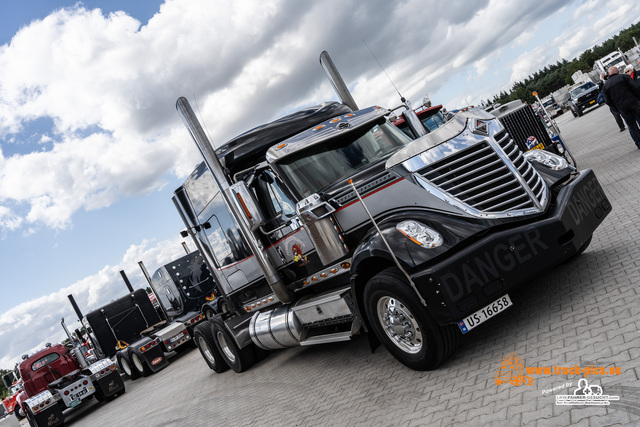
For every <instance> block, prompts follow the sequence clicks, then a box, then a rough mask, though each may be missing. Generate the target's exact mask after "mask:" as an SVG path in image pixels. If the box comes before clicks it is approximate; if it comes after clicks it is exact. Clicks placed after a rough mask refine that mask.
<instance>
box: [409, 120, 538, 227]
mask: <svg viewBox="0 0 640 427" xmlns="http://www.w3.org/2000/svg"><path fill="white" fill-rule="evenodd" d="M494 140H495V142H493V141H492V140H491V139H490V138H483V139H477V140H475V141H473V142H471V141H469V140H468V141H467V143H466V147H465V148H464V149H459V150H451V152H450V154H448V155H447V156H445V157H443V158H441V159H438V160H436V161H433V162H429V164H428V165H426V166H425V167H424V168H421V169H420V170H417V171H416V172H417V173H418V174H420V175H421V176H422V177H424V178H425V179H426V180H427V181H428V182H430V183H431V185H433V186H435V187H437V188H438V189H440V190H441V191H443V192H445V193H446V194H448V195H449V196H451V197H453V198H454V199H455V200H457V201H458V202H460V203H462V204H463V205H466V206H468V207H470V208H471V209H470V211H471V213H473V211H476V212H477V213H478V214H481V215H482V214H492V215H497V216H501V215H506V216H509V215H510V214H512V213H516V212H518V213H522V212H523V211H527V212H528V213H531V212H532V211H540V210H542V207H543V206H544V205H545V204H546V192H545V190H546V186H545V185H544V182H543V180H542V178H541V177H540V175H538V173H537V172H536V171H535V169H534V168H533V167H532V166H531V164H530V163H529V162H528V161H527V160H526V159H525V158H524V157H523V156H522V152H521V151H520V149H519V148H518V147H517V146H516V145H515V144H514V142H513V140H512V139H511V138H510V137H509V134H508V133H506V132H505V131H501V132H497V133H496V134H495V135H494ZM496 143H497V144H496ZM445 144H446V143H445ZM500 148H501V149H502V150H500ZM444 151H445V150H444V149H443V150H442V152H444ZM510 163H511V164H510Z"/></svg>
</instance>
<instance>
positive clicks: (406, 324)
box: [376, 296, 423, 354]
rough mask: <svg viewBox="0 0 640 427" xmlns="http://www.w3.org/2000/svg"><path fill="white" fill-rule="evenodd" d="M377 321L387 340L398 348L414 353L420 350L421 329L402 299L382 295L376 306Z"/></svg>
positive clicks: (421, 340)
mask: <svg viewBox="0 0 640 427" xmlns="http://www.w3.org/2000/svg"><path fill="white" fill-rule="evenodd" d="M376 314H377V315H378V321H379V322H380V325H381V326H382V329H383V330H384V332H385V334H387V337H389V340H390V341H391V342H392V343H394V344H395V345H396V347H398V348H399V349H400V350H402V351H404V352H406V353H410V354H415V353H418V352H420V350H422V346H423V339H422V330H421V329H420V325H418V322H417V321H416V318H415V317H414V315H413V314H412V313H411V311H410V310H409V307H407V306H406V305H404V304H403V303H402V301H400V300H398V299H396V298H392V297H387V296H385V297H382V298H380V299H379V300H378V304H377V306H376Z"/></svg>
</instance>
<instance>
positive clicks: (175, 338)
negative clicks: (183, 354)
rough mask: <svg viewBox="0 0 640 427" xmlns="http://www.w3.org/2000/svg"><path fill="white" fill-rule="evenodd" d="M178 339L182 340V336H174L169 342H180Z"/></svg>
mask: <svg viewBox="0 0 640 427" xmlns="http://www.w3.org/2000/svg"><path fill="white" fill-rule="evenodd" d="M180 338H182V335H178V336H176V337H173V338H171V339H170V340H169V342H176V341H178V340H180Z"/></svg>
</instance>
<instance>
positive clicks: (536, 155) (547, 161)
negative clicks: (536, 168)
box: [524, 150, 569, 171]
mask: <svg viewBox="0 0 640 427" xmlns="http://www.w3.org/2000/svg"><path fill="white" fill-rule="evenodd" d="M524 158H525V159H527V160H528V161H529V162H537V163H540V164H542V165H544V166H546V167H548V168H549V169H553V170H556V171H557V170H560V169H565V168H568V167H569V162H567V159H565V158H564V157H561V156H558V155H557V154H553V153H550V152H548V151H544V150H531V151H527V152H526V153H524Z"/></svg>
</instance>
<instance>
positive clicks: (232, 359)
mask: <svg viewBox="0 0 640 427" xmlns="http://www.w3.org/2000/svg"><path fill="white" fill-rule="evenodd" d="M218 342H219V343H220V348H221V350H222V352H223V353H224V355H225V356H226V357H227V359H228V360H229V362H231V363H234V362H235V361H236V356H235V354H234V353H233V351H232V350H231V348H230V347H229V344H227V340H226V338H225V337H224V334H223V333H222V332H218Z"/></svg>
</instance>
